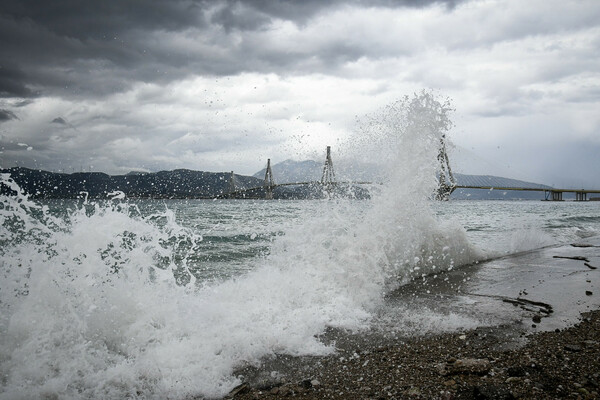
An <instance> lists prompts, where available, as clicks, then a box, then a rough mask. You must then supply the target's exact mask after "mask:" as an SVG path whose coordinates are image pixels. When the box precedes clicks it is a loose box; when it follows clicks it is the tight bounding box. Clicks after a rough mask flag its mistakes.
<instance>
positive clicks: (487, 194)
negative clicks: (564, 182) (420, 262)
mask: <svg viewBox="0 0 600 400" xmlns="http://www.w3.org/2000/svg"><path fill="white" fill-rule="evenodd" d="M338 168H339V171H338V169H336V173H337V174H338V179H340V180H354V181H365V180H367V181H373V180H376V178H374V177H375V176H377V173H376V172H375V171H374V169H373V167H372V166H371V165H367V166H359V167H357V166H354V168H349V167H348V166H346V165H343V164H341V165H339V166H338ZM271 169H272V171H273V178H274V180H275V183H288V182H310V181H319V180H320V179H321V174H322V172H323V163H319V162H316V161H313V160H305V161H293V160H285V161H283V162H280V163H277V164H274V165H272V167H271ZM265 171H266V169H262V170H260V171H258V172H257V173H256V174H254V175H253V176H254V177H256V178H259V179H264V176H265ZM340 177H343V178H340ZM454 177H455V178H456V181H457V184H458V185H462V186H492V187H507V188H508V187H528V188H540V189H551V187H550V186H547V185H541V184H539V183H532V182H525V181H520V180H517V179H510V178H502V177H498V176H491V175H467V174H458V173H456V174H454ZM451 198H452V199H472V200H476V199H477V200H483V199H487V200H495V199H503V200H509V199H510V200H517V199H522V200H542V199H544V193H543V192H530V191H515V190H485V189H456V190H455V191H454V193H452V196H451Z"/></svg>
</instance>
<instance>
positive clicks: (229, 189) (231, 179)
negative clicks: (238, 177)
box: [227, 171, 235, 194]
mask: <svg viewBox="0 0 600 400" xmlns="http://www.w3.org/2000/svg"><path fill="white" fill-rule="evenodd" d="M233 192H235V175H234V174H233V171H231V175H229V183H228V185H227V193H228V194H231V193H233Z"/></svg>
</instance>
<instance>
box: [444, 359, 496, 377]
mask: <svg viewBox="0 0 600 400" xmlns="http://www.w3.org/2000/svg"><path fill="white" fill-rule="evenodd" d="M490 369H491V365H490V362H489V361H488V360H484V359H481V358H462V359H458V360H456V361H455V362H453V363H448V362H446V363H445V364H439V365H438V372H439V374H440V375H457V374H472V375H485V374H487V373H488V371H489V370H490Z"/></svg>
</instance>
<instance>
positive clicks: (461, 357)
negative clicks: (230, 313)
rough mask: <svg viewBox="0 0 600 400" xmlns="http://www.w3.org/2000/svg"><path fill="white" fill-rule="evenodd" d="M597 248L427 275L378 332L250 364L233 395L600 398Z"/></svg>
mask: <svg viewBox="0 0 600 400" xmlns="http://www.w3.org/2000/svg"><path fill="white" fill-rule="evenodd" d="M599 249H600V239H599V238H597V237H596V238H590V239H586V240H582V241H581V242H578V243H573V244H567V245H561V246H554V247H549V248H544V249H539V250H536V251H532V252H526V253H521V254H517V255H512V256H506V257H500V258H498V259H495V260H490V261H487V262H483V263H479V264H475V265H472V266H468V267H465V268H461V269H456V270H454V271H451V272H450V273H446V274H439V275H438V276H435V277H432V276H430V277H424V279H423V281H420V282H415V283H414V284H409V285H406V286H403V287H402V288H400V289H398V290H397V291H395V292H393V293H390V294H389V295H388V298H387V301H386V306H385V307H384V308H383V309H382V310H381V312H380V313H379V315H377V316H376V317H375V319H374V321H373V327H372V329H371V330H370V331H369V332H362V333H348V332H341V331H335V330H330V331H328V332H326V333H325V334H324V335H323V337H322V340H323V341H325V342H328V343H330V344H333V345H334V346H335V348H336V353H335V354H334V355H331V356H327V357H292V356H282V355H280V356H277V357H275V358H272V359H269V360H266V361H265V362H264V363H263V365H262V366H261V367H259V368H253V367H248V368H245V369H242V370H240V371H238V374H237V375H238V376H239V377H240V379H241V380H242V381H243V382H244V383H243V384H242V385H241V386H239V387H237V388H236V389H234V390H233V391H232V392H231V393H230V394H229V396H228V397H229V398H235V399H268V398H284V397H290V396H291V397H295V398H305V399H323V398H333V399H349V398H352V399H355V398H356V399H393V398H396V399H401V398H422V399H430V398H440V399H496V398H498V399H510V398H525V399H538V398H599V395H598V393H599V392H600V389H599V388H598V384H599V383H600V377H599V376H598V374H599V373H600V302H599V300H598V299H599V297H598V295H599V294H600V293H598V292H597V291H596V293H594V288H595V286H596V285H597V283H598V277H599V276H600V275H599V272H598V271H599V270H598V269H596V268H590V267H597V266H600V251H599ZM407 305H408V306H407ZM422 310H426V312H422V313H421V314H419V313H420V311H422ZM452 319H454V320H455V322H448V321H449V320H452ZM471 320H473V321H474V323H475V325H476V326H466V327H464V328H462V327H460V326H455V324H459V325H460V323H462V322H464V321H471ZM407 323H411V324H413V325H412V328H408V329H407V328H406V326H407ZM402 328H404V329H402ZM411 329H412V330H411ZM428 330H430V331H433V332H428ZM435 330H437V332H435ZM465 365H467V366H468V367H464V366H465ZM461 368H463V369H461ZM464 368H467V369H464ZM468 368H471V369H472V370H469V369H468Z"/></svg>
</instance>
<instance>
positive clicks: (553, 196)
mask: <svg viewBox="0 0 600 400" xmlns="http://www.w3.org/2000/svg"><path fill="white" fill-rule="evenodd" d="M544 192H545V193H546V196H545V197H546V200H549V201H563V197H562V194H563V192H557V191H554V190H546V191H544Z"/></svg>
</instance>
